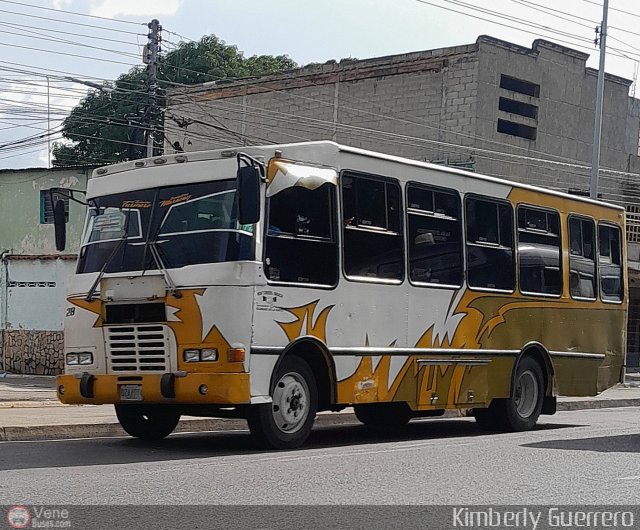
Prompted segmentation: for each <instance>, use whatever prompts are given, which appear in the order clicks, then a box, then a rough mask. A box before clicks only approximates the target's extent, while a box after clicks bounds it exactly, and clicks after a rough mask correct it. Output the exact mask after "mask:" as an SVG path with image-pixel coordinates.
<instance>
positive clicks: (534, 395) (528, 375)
mask: <svg viewBox="0 0 640 530" xmlns="http://www.w3.org/2000/svg"><path fill="white" fill-rule="evenodd" d="M539 391H540V389H539V388H538V380H537V379H536V376H535V374H534V373H533V372H532V371H531V370H527V371H526V372H522V374H520V377H519V378H518V384H517V386H516V396H515V400H516V410H517V411H518V414H519V415H520V416H521V417H523V418H528V417H529V416H531V415H532V414H533V412H534V411H535V409H536V405H537V404H538V393H539Z"/></svg>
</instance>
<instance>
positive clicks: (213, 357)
mask: <svg viewBox="0 0 640 530" xmlns="http://www.w3.org/2000/svg"><path fill="white" fill-rule="evenodd" d="M182 358H183V359H184V361H185V362H187V363H197V362H198V361H209V362H210V361H217V360H218V350H217V348H204V349H202V350H195V349H193V350H184V352H183V354H182Z"/></svg>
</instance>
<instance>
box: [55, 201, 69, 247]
mask: <svg viewBox="0 0 640 530" xmlns="http://www.w3.org/2000/svg"><path fill="white" fill-rule="evenodd" d="M53 226H54V230H55V237H56V250H58V251H60V252H61V251H63V250H64V249H65V246H66V245H67V219H66V214H65V211H64V201H56V203H55V204H54V205H53Z"/></svg>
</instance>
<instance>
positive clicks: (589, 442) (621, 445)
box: [522, 434, 640, 453]
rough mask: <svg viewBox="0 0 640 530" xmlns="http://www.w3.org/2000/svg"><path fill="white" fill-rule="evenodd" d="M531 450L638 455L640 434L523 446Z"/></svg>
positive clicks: (543, 442)
mask: <svg viewBox="0 0 640 530" xmlns="http://www.w3.org/2000/svg"><path fill="white" fill-rule="evenodd" d="M522 447H531V448H533V449H564V450H567V451H595V452H598V453H640V434H622V435H620V436H601V437H597V438H575V439H572V440H546V441H542V442H534V443H530V444H523V445H522Z"/></svg>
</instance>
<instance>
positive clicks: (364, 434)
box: [0, 418, 575, 471]
mask: <svg viewBox="0 0 640 530" xmlns="http://www.w3.org/2000/svg"><path fill="white" fill-rule="evenodd" d="M567 427H575V425H567V424H562V425H556V424H543V425H539V426H538V427H537V428H536V430H549V429H561V428H567ZM476 436H501V435H500V434H497V435H496V434H493V435H491V434H488V433H486V432H483V431H481V430H480V429H479V428H478V427H477V425H476V424H475V422H474V421H473V420H471V419H466V418H461V419H451V420H449V419H447V420H444V419H439V420H419V421H414V422H411V423H409V424H408V425H406V426H405V427H403V428H400V429H394V430H393V431H380V430H372V429H370V428H368V427H365V426H364V425H361V424H346V425H335V426H323V427H317V428H315V429H314V430H313V432H312V433H311V436H310V437H309V440H308V441H307V443H306V444H305V446H304V447H302V448H300V449H297V450H296V451H293V452H289V453H288V454H294V453H296V452H300V451H303V452H304V451H308V450H310V449H321V448H330V447H348V446H352V445H363V444H383V443H389V442H402V441H416V442H419V441H425V440H442V441H443V442H445V443H446V441H447V440H450V439H453V438H461V437H462V438H469V439H472V438H474V437H476ZM505 436H506V435H505ZM269 452H270V451H267V450H264V449H260V448H258V447H256V445H255V443H254V441H253V439H252V438H251V437H250V436H249V433H248V431H246V430H243V431H217V432H203V433H181V434H176V435H172V436H170V437H169V438H167V439H165V440H161V441H159V442H142V441H140V440H136V439H134V438H128V437H127V438H92V439H86V440H57V441H36V442H4V443H2V444H0V471H4V470H10V469H36V468H51V467H74V466H91V465H111V464H129V463H140V462H158V461H166V460H183V459H194V458H212V457H223V456H230V455H250V454H256V453H258V454H259V453H269Z"/></svg>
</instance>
